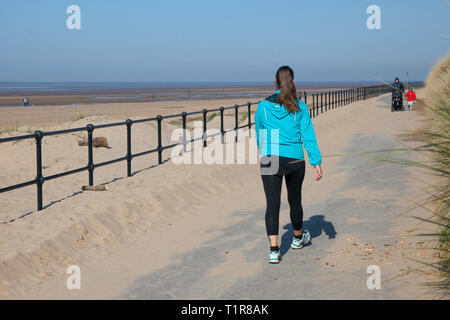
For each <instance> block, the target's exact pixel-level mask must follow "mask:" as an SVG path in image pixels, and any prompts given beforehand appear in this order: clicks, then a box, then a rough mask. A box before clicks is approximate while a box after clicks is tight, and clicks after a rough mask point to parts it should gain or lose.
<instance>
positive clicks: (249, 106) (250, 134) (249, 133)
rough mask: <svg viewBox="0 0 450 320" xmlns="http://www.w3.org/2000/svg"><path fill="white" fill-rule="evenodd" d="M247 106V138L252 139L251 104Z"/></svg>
mask: <svg viewBox="0 0 450 320" xmlns="http://www.w3.org/2000/svg"><path fill="white" fill-rule="evenodd" d="M247 106H248V136H249V138H251V137H252V130H251V129H252V112H251V108H252V103H251V102H249V103H248V104H247Z"/></svg>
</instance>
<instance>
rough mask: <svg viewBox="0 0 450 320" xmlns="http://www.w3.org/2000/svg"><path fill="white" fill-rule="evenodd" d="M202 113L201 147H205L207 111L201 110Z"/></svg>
mask: <svg viewBox="0 0 450 320" xmlns="http://www.w3.org/2000/svg"><path fill="white" fill-rule="evenodd" d="M202 113H203V147H206V139H207V138H208V137H207V136H206V115H207V113H208V110H206V109H203V110H202Z"/></svg>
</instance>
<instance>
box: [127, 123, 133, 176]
mask: <svg viewBox="0 0 450 320" xmlns="http://www.w3.org/2000/svg"><path fill="white" fill-rule="evenodd" d="M125 122H126V124H127V176H128V177H131V159H133V155H132V154H131V125H132V124H133V120H131V119H127V120H126V121H125Z"/></svg>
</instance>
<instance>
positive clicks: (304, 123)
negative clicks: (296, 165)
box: [300, 103, 322, 166]
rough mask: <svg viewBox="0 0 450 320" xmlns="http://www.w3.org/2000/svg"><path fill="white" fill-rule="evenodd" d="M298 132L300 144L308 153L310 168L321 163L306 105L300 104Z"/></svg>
mask: <svg viewBox="0 0 450 320" xmlns="http://www.w3.org/2000/svg"><path fill="white" fill-rule="evenodd" d="M300 111H301V117H300V132H301V134H302V142H303V145H304V147H305V149H306V152H308V161H309V163H310V164H311V165H312V166H317V165H319V164H321V163H322V155H321V154H320V151H319V147H318V145H317V139H316V134H315V132H314V127H313V124H312V122H311V118H310V117H309V110H308V107H307V106H306V104H304V103H301V104H300Z"/></svg>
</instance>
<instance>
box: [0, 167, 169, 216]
mask: <svg viewBox="0 0 450 320" xmlns="http://www.w3.org/2000/svg"><path fill="white" fill-rule="evenodd" d="M169 160H171V158H167V159H165V160H163V161H162V162H161V164H154V165H151V166H148V167H146V168H142V169H140V170H137V171H135V172H133V173H132V174H131V176H132V177H133V176H134V175H136V174H138V173H141V172H143V171H147V170H150V169H153V168H155V167H159V166H161V165H163V164H165V163H167V162H169ZM126 178H128V176H126V175H124V176H123V177H119V178H114V179H112V180H109V181H106V182H104V183H101V184H99V185H100V186H106V185H109V184H112V183H114V182H117V181H120V180H122V179H126ZM84 192H86V191H83V190H80V191H76V192H74V193H72V194H71V195H68V196H65V197H63V198H60V199H58V200H53V201H52V202H50V203H49V204H47V205H45V206H44V207H43V209H47V208H50V207H51V206H53V205H55V204H57V203H60V202H63V201H64V200H67V199H70V198H73V197H75V196H77V195H79V194H82V193H84ZM94 192H95V191H94ZM35 212H38V210H36V211H29V212H27V213H24V214H22V215H20V216H18V217H16V218H12V219H10V220H8V221H2V222H0V224H8V223H13V222H15V221H16V220H18V219H22V218H25V217H26V216H29V215H31V214H33V213H35Z"/></svg>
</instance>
